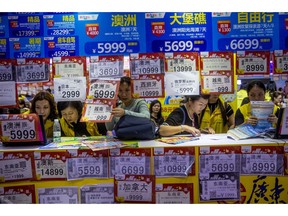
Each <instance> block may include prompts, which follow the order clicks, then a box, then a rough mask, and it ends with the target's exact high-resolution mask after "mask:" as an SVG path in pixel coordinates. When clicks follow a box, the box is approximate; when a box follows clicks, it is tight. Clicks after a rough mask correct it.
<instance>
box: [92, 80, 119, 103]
mask: <svg viewBox="0 0 288 216" xmlns="http://www.w3.org/2000/svg"><path fill="white" fill-rule="evenodd" d="M119 85H120V82H119V81H111V80H92V81H91V82H90V84H89V93H88V96H90V97H92V98H94V99H110V100H116V99H117V98H116V97H117V95H118V89H119ZM90 97H89V98H90Z"/></svg>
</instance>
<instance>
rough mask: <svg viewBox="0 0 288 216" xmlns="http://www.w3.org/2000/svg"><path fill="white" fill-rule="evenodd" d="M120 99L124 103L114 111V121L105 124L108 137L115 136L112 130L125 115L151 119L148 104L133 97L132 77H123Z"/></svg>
mask: <svg viewBox="0 0 288 216" xmlns="http://www.w3.org/2000/svg"><path fill="white" fill-rule="evenodd" d="M118 97H119V99H120V100H121V101H122V103H121V104H120V105H118V106H117V107H116V108H113V109H112V112H111V114H112V115H113V118H112V121H111V122H106V123H105V125H106V129H107V136H113V134H112V130H113V128H114V126H115V124H116V123H117V122H118V121H119V119H120V117H122V116H124V115H132V116H137V117H144V118H148V119H150V112H149V109H148V106H147V103H146V102H145V101H144V100H143V99H134V98H133V97H132V92H131V78H130V77H121V79H120V86H119V94H118Z"/></svg>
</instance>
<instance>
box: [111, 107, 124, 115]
mask: <svg viewBox="0 0 288 216" xmlns="http://www.w3.org/2000/svg"><path fill="white" fill-rule="evenodd" d="M111 114H112V115H114V116H115V117H122V116H123V115H125V110H124V109H122V108H114V109H112V112H111Z"/></svg>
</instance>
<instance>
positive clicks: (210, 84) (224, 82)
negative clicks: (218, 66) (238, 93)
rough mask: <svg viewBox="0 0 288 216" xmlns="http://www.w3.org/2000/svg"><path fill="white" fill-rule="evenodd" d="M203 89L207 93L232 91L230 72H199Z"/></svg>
mask: <svg viewBox="0 0 288 216" xmlns="http://www.w3.org/2000/svg"><path fill="white" fill-rule="evenodd" d="M201 75H202V76H201V81H202V86H203V89H202V90H203V91H204V90H205V89H207V91H208V92H209V93H220V94H221V93H224V94H227V93H230V92H233V76H232V73H231V72H224V71H223V72H212V73H209V72H208V73H206V72H201Z"/></svg>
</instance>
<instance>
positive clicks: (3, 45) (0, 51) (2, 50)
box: [0, 38, 10, 59]
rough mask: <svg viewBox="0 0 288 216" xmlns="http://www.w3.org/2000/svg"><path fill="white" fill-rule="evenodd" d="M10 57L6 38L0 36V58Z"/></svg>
mask: <svg viewBox="0 0 288 216" xmlns="http://www.w3.org/2000/svg"><path fill="white" fill-rule="evenodd" d="M8 58H10V51H9V42H8V38H0V59H8Z"/></svg>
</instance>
